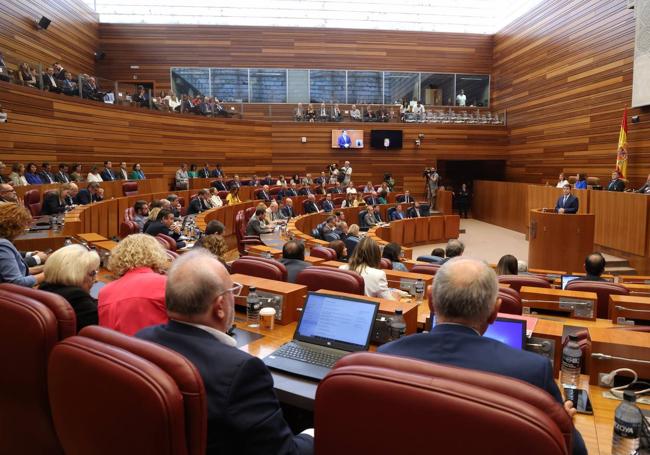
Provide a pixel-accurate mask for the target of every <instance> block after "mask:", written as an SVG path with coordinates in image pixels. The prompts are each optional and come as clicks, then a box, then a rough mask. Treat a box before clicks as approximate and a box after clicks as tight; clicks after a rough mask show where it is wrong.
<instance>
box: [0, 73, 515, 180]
mask: <svg viewBox="0 0 650 455" xmlns="http://www.w3.org/2000/svg"><path fill="white" fill-rule="evenodd" d="M0 102H1V103H2V104H3V106H4V108H5V110H6V111H7V112H8V114H9V122H8V123H7V124H4V125H0V159H2V160H4V161H5V162H7V163H12V162H14V161H20V162H30V161H35V162H38V163H40V162H41V161H50V162H52V163H56V162H67V163H71V162H76V161H79V162H81V163H86V164H97V163H101V162H103V161H104V160H106V159H110V160H112V161H113V162H119V161H126V162H127V163H129V164H131V163H134V162H140V163H141V164H142V165H143V167H144V168H145V172H146V173H147V174H148V175H149V176H154V175H156V176H159V175H165V174H166V175H171V174H172V173H173V172H174V171H175V170H176V168H177V166H178V163H179V162H180V161H185V162H188V163H197V164H202V163H204V162H205V161H209V162H210V163H212V164H214V163H215V162H221V163H222V164H223V166H224V168H225V169H226V171H227V172H228V173H229V174H233V173H240V174H242V175H251V174H253V173H258V174H262V173H264V172H268V171H271V172H273V174H274V175H277V174H278V173H293V172H312V173H314V174H316V173H320V171H321V170H323V169H324V168H325V166H326V165H327V164H329V163H331V162H338V163H342V162H343V161H345V160H346V159H348V160H350V161H351V163H352V166H353V169H354V179H355V180H357V182H358V184H361V183H365V181H367V180H372V181H373V182H375V183H379V182H380V181H381V180H382V179H383V175H384V172H391V173H393V174H394V175H395V177H396V178H397V179H398V184H399V185H400V186H401V185H402V184H403V182H404V180H407V181H409V182H417V184H416V187H411V189H412V190H413V191H414V192H416V193H419V192H421V189H422V188H423V185H422V184H421V182H422V177H421V173H422V170H423V169H424V168H425V167H427V166H432V165H435V164H436V159H463V158H465V159H499V158H500V157H502V155H503V150H504V149H505V148H506V147H507V138H508V131H507V129H506V128H504V127H493V126H478V125H433V124H423V125H413V124H399V125H395V124H386V123H384V124H377V123H375V124H370V125H368V124H366V125H362V124H360V123H351V124H348V123H332V124H322V123H316V124H314V123H311V124H310V123H295V122H274V123H269V122H262V121H243V120H234V119H229V120H223V119H203V118H200V117H197V116H193V115H180V114H165V113H161V112H155V111H148V110H145V109H138V108H129V107H122V106H107V105H102V104H100V103H96V102H92V101H87V100H80V99H79V98H76V97H75V98H69V97H66V96H65V95H57V94H51V93H43V92H39V91H37V90H34V89H29V88H25V87H21V86H16V85H10V84H7V83H3V82H0ZM340 128H350V129H363V130H364V141H365V144H366V148H364V149H361V150H348V151H345V152H343V151H341V150H339V149H332V148H331V131H332V129H340ZM373 128H374V129H390V128H395V129H402V130H403V131H404V142H403V144H404V146H403V148H402V149H401V150H392V151H383V150H372V149H370V147H369V146H370V130H371V129H373ZM420 133H423V134H424V139H423V140H422V145H421V147H416V146H415V139H416V138H417V136H418V134H420ZM303 136H304V137H307V143H306V144H303V143H301V137H303ZM7 172H8V170H7Z"/></svg>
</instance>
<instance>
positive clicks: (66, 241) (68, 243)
mask: <svg viewBox="0 0 650 455" xmlns="http://www.w3.org/2000/svg"><path fill="white" fill-rule="evenodd" d="M68 245H72V239H71V238H70V237H66V238H65V242H63V246H68Z"/></svg>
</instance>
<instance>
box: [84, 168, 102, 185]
mask: <svg viewBox="0 0 650 455" xmlns="http://www.w3.org/2000/svg"><path fill="white" fill-rule="evenodd" d="M86 181H87V182H88V183H92V182H97V183H101V182H103V181H104V179H102V176H101V175H100V174H99V167H98V166H93V167H91V168H90V172H88V175H87V176H86Z"/></svg>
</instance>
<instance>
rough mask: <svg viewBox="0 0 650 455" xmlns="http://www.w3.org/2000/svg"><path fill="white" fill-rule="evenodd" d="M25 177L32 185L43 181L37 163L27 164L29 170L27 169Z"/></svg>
mask: <svg viewBox="0 0 650 455" xmlns="http://www.w3.org/2000/svg"><path fill="white" fill-rule="evenodd" d="M25 179H26V180H27V183H29V184H30V185H40V184H42V183H43V180H41V176H40V175H38V166H36V163H29V164H28V165H27V170H26V171H25Z"/></svg>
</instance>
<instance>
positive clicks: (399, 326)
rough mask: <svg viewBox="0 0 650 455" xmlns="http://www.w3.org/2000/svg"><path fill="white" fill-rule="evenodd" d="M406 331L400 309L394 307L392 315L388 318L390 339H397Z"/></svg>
mask: <svg viewBox="0 0 650 455" xmlns="http://www.w3.org/2000/svg"><path fill="white" fill-rule="evenodd" d="M405 333H406V322H405V321H404V315H403V314H402V310H401V309H399V308H398V309H396V310H395V314H394V315H393V317H391V318H390V339H391V341H392V340H397V339H398V338H402V337H403V336H404V334H405Z"/></svg>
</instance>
